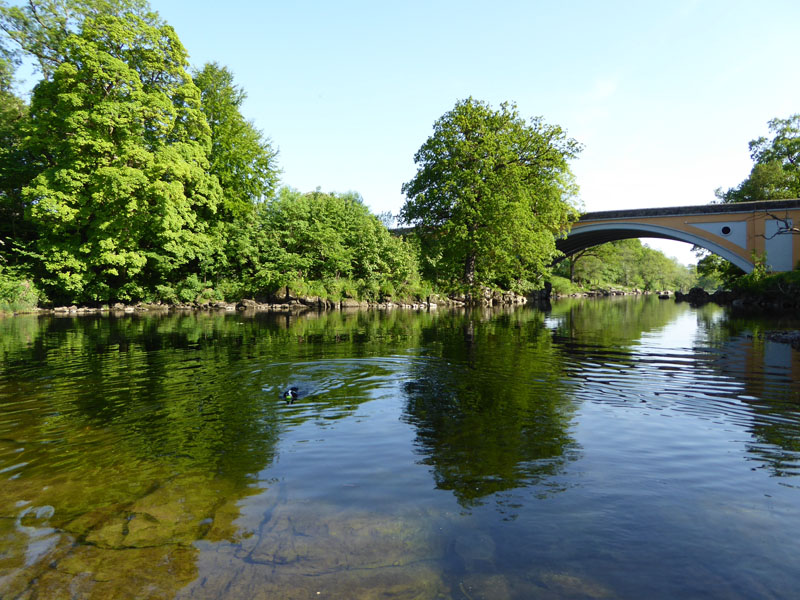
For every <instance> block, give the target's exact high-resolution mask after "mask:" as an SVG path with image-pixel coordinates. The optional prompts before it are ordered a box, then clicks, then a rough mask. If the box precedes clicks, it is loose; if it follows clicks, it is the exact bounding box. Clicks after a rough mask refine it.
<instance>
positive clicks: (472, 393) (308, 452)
mask: <svg viewBox="0 0 800 600" xmlns="http://www.w3.org/2000/svg"><path fill="white" fill-rule="evenodd" d="M798 326H800V324H798V323H797V322H794V323H792V322H788V321H787V322H783V323H775V322H772V323H770V322H766V321H764V320H758V319H750V320H748V319H739V318H735V317H734V316H732V315H730V314H728V313H727V312H726V311H725V310H723V309H721V308H719V307H715V306H706V307H703V308H700V309H695V308H691V307H689V306H688V305H685V304H676V303H674V302H672V301H659V300H657V299H655V298H644V299H640V298H619V299H607V300H583V301H563V302H559V303H556V304H554V305H553V308H552V310H550V311H547V312H543V311H539V310H536V309H533V308H520V309H517V310H513V311H511V310H509V311H493V312H492V311H479V310H478V311H472V312H463V311H461V312H449V311H444V310H440V311H438V312H437V311H433V312H429V313H415V312H411V311H397V312H389V313H383V312H377V311H374V312H353V313H340V312H331V313H323V314H321V315H316V314H314V315H302V316H298V317H287V316H277V315H268V314H255V315H246V314H242V313H237V314H230V313H229V314H219V315H208V314H180V315H175V314H170V315H152V316H127V317H122V318H114V317H79V318H36V317H15V318H12V319H5V320H2V321H0V597H2V598H31V599H33V598H47V599H56V598H98V599H100V598H102V599H109V598H179V599H184V598H208V599H211V598H215V599H216V598H222V599H248V600H249V599H262V598H263V599H294V598H297V599H300V598H336V599H361V598H364V599H366V598H370V599H372V598H393V599H406V598H408V599H411V598H419V599H427V598H442V599H448V598H452V599H462V600H478V599H480V598H482V599H511V598H514V599H516V598H520V599H522V598H525V599H527V598H544V599H555V598H636V599H638V598H650V599H652V598H656V599H657V598H725V599H732V598H733V599H735V598H790V597H796V596H797V593H798V590H800V563H798V556H799V555H800V534H799V533H798V532H800V486H799V485H798V484H800V479H798V478H797V476H798V474H800V357H799V356H798V354H800V353H798V352H797V351H794V350H792V349H791V348H790V347H789V346H788V345H785V344H779V343H774V342H769V341H765V340H764V339H763V337H762V336H761V333H762V332H763V331H765V330H766V329H775V328H786V327H798ZM291 387H296V388H297V395H298V397H297V399H296V400H294V401H293V402H289V401H287V400H286V399H284V392H285V391H286V390H287V389H289V388H291Z"/></svg>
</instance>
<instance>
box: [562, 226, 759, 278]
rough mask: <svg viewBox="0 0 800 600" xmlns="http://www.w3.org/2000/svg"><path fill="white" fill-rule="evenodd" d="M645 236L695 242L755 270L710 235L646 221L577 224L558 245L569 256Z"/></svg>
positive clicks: (742, 267) (746, 268)
mask: <svg viewBox="0 0 800 600" xmlns="http://www.w3.org/2000/svg"><path fill="white" fill-rule="evenodd" d="M643 237H645V238H660V239H665V240H676V241H679V242H686V243H689V244H694V245H696V246H700V247H701V248H705V249H706V250H709V251H710V252H713V253H714V254H718V255H719V256H721V257H722V258H724V259H726V260H729V261H730V262H732V263H733V264H735V265H736V266H737V267H739V268H740V269H742V270H743V271H744V272H745V273H750V272H751V271H752V270H753V263H752V262H751V261H749V260H747V259H745V258H743V257H742V256H740V255H739V254H737V253H735V252H732V251H731V250H730V249H728V248H725V247H723V246H721V245H719V244H716V243H714V242H711V241H709V240H708V239H705V238H702V237H700V236H698V235H693V234H691V233H688V232H686V231H682V230H679V229H674V228H672V227H664V226H660V225H652V224H645V223H630V222H612V223H594V224H590V225H576V226H575V227H574V228H573V230H572V232H570V234H569V236H568V237H566V238H563V239H560V240H558V241H557V242H556V247H557V248H558V249H559V250H561V251H562V252H563V253H564V254H565V256H566V257H569V256H572V255H573V254H576V253H578V252H580V251H581V250H584V249H586V248H591V247H592V246H599V245H600V244H605V243H606V242H614V241H617V240H626V239H630V238H643Z"/></svg>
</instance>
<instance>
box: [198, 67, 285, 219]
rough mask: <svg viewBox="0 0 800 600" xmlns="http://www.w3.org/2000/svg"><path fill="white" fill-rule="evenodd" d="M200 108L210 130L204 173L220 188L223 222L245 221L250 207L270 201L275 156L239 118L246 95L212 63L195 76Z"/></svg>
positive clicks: (275, 171) (227, 73)
mask: <svg viewBox="0 0 800 600" xmlns="http://www.w3.org/2000/svg"><path fill="white" fill-rule="evenodd" d="M194 83H195V85H197V87H198V88H199V90H200V96H201V106H202V110H203V114H204V115H205V117H206V121H207V122H208V125H209V127H210V128H211V152H210V153H209V157H208V160H209V170H210V172H211V173H212V174H214V175H216V176H217V179H218V180H219V183H220V186H221V187H222V206H221V207H220V209H221V213H222V214H223V215H224V217H225V218H226V220H233V218H235V217H249V216H250V215H251V213H252V209H253V206H254V205H255V204H257V203H258V202H260V201H262V200H265V199H268V198H270V197H272V195H273V194H274V192H275V188H276V187H277V185H278V174H279V171H278V168H277V166H276V164H275V159H276V157H277V154H278V153H277V151H276V150H274V149H273V148H272V145H271V143H270V141H269V140H268V139H266V138H264V137H263V135H262V133H261V132H260V131H259V130H258V129H256V127H255V126H254V125H253V123H252V122H250V121H247V120H246V119H245V118H244V117H243V116H242V113H241V112H240V110H241V107H242V103H243V102H244V100H245V98H246V97H247V95H246V94H245V92H244V91H243V90H242V89H241V88H240V87H238V86H237V85H235V84H234V83H233V74H232V73H231V72H230V71H229V70H228V69H227V68H226V67H221V66H219V65H218V64H217V63H208V64H206V65H205V66H204V67H203V69H201V70H200V71H198V72H197V73H195V75H194Z"/></svg>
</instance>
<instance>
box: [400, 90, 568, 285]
mask: <svg viewBox="0 0 800 600" xmlns="http://www.w3.org/2000/svg"><path fill="white" fill-rule="evenodd" d="M579 151H580V146H579V145H578V144H577V142H575V141H574V140H572V139H570V138H567V137H566V134H565V133H564V131H563V130H562V129H561V128H560V127H558V126H554V125H547V124H546V123H544V122H543V120H542V119H541V118H534V119H532V120H531V121H530V123H527V122H526V121H524V120H523V119H522V118H520V116H519V115H518V113H517V110H516V107H515V106H514V105H511V104H502V105H501V106H500V109H499V110H494V109H492V108H491V107H490V106H489V105H488V104H486V103H483V102H479V101H476V100H474V99H472V98H468V99H467V100H463V101H459V102H457V103H456V105H455V107H454V108H453V110H451V111H449V112H448V113H446V114H445V115H444V116H442V117H441V118H440V119H439V120H438V121H437V122H436V123H435V125H434V133H433V135H432V136H431V137H430V138H428V140H427V141H426V142H425V143H424V144H423V145H422V147H421V148H420V149H419V151H418V152H417V154H416V155H415V157H414V160H415V162H416V163H417V165H418V170H417V174H416V175H415V176H414V178H413V179H412V180H411V181H409V182H408V183H406V184H404V185H403V192H404V193H405V194H406V195H407V200H406V203H405V205H404V206H403V209H402V212H401V218H402V219H403V221H405V222H406V223H411V224H414V225H416V226H417V227H418V228H419V232H420V238H421V244H422V246H421V248H422V255H423V260H424V263H423V264H424V265H425V267H426V272H427V273H428V275H429V276H431V277H433V278H434V279H435V280H437V281H439V282H441V283H444V284H451V285H452V284H457V283H460V284H462V285H463V286H465V287H467V288H470V287H473V286H475V285H491V284H500V285H505V286H509V284H513V282H515V281H519V280H520V279H522V278H523V277H527V278H531V279H532V278H535V277H537V276H539V275H541V274H543V273H546V272H547V271H548V265H549V264H550V261H551V260H552V258H553V257H554V256H556V254H557V250H556V248H555V241H554V240H555V237H554V236H556V235H558V234H559V233H561V232H562V231H564V230H565V229H566V228H568V226H569V224H570V222H571V221H572V220H574V219H575V218H577V211H576V210H575V209H574V207H573V206H572V205H571V204H570V201H571V200H572V199H573V198H574V196H575V194H576V191H577V188H576V186H575V184H574V182H573V178H572V174H571V173H570V170H569V167H568V164H567V161H568V160H569V159H571V158H574V157H575V156H576V155H577V154H578V152H579Z"/></svg>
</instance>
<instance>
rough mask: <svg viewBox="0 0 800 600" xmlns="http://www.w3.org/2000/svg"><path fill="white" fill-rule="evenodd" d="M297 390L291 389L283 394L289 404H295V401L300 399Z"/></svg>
mask: <svg viewBox="0 0 800 600" xmlns="http://www.w3.org/2000/svg"><path fill="white" fill-rule="evenodd" d="M298 396H299V395H298V393H297V388H296V387H290V388H289V389H288V390H286V391H285V392H283V399H284V400H286V402H287V403H288V404H292V403H294V401H295V400H297V398H298Z"/></svg>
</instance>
